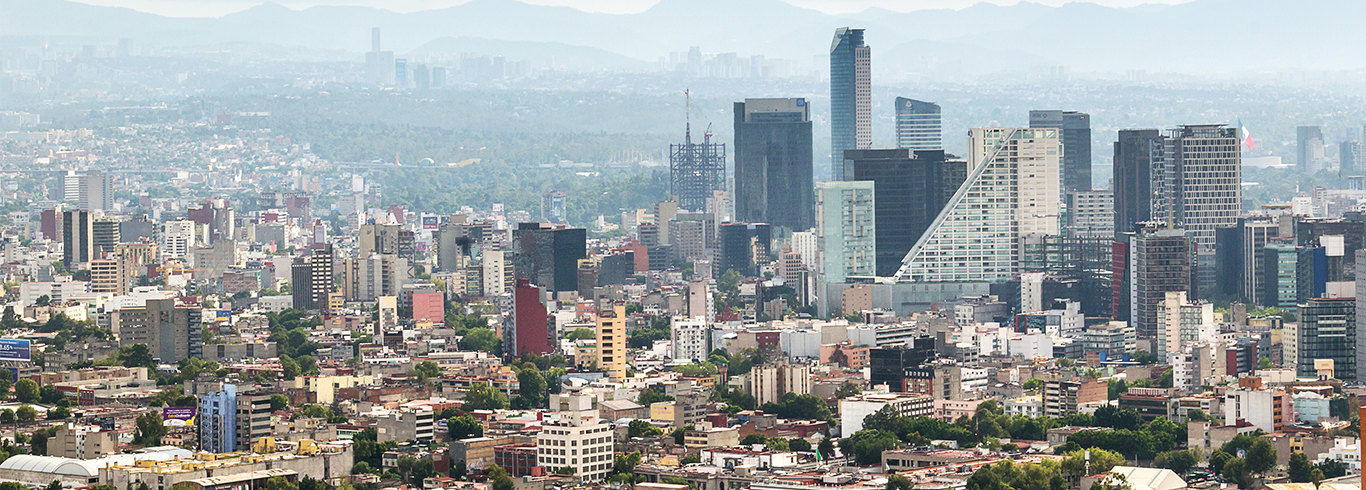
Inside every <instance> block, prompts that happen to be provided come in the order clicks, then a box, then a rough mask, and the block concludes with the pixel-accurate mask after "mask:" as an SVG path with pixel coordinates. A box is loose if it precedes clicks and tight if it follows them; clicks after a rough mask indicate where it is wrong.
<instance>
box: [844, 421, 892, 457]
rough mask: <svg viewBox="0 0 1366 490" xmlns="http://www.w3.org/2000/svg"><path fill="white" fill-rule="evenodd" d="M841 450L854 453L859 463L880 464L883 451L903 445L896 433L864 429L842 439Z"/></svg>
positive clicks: (845, 452) (848, 453)
mask: <svg viewBox="0 0 1366 490" xmlns="http://www.w3.org/2000/svg"><path fill="white" fill-rule="evenodd" d="M839 445H840V451H841V452H843V453H844V454H845V455H850V454H852V455H853V456H854V461H855V463H857V464H859V465H871V464H880V463H881V462H882V452H883V451H886V450H888V449H896V448H898V447H901V441H900V440H899V439H897V436H896V434H894V433H891V432H887V431H884V430H877V429H863V430H861V431H858V432H857V433H855V434H854V435H853V436H850V437H846V438H844V439H840V442H839Z"/></svg>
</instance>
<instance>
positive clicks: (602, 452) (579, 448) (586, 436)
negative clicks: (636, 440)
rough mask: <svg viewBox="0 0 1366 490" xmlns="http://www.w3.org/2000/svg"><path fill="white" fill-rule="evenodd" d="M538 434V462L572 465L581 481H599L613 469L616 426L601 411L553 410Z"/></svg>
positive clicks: (547, 465) (544, 465)
mask: <svg viewBox="0 0 1366 490" xmlns="http://www.w3.org/2000/svg"><path fill="white" fill-rule="evenodd" d="M547 416H548V418H547V419H546V420H545V421H543V422H541V433H540V434H538V435H537V436H536V464H537V466H540V467H542V468H555V469H559V468H569V469H572V470H574V472H573V475H575V476H577V477H579V480H580V481H599V480H602V479H603V478H604V477H606V476H607V474H608V473H611V471H612V426H611V424H608V423H606V422H604V421H602V420H600V419H598V412H597V411H595V410H585V411H582V412H553V413H550V414H547Z"/></svg>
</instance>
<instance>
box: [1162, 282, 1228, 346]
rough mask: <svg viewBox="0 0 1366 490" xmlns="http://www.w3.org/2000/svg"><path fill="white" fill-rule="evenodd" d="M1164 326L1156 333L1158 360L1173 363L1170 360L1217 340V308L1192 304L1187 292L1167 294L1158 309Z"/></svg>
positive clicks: (1205, 304) (1202, 304) (1203, 304)
mask: <svg viewBox="0 0 1366 490" xmlns="http://www.w3.org/2000/svg"><path fill="white" fill-rule="evenodd" d="M1158 315H1159V318H1160V321H1161V322H1162V326H1161V328H1159V329H1158V331H1157V337H1158V338H1157V358H1158V359H1160V360H1162V361H1165V362H1169V363H1170V362H1174V361H1173V360H1172V359H1171V357H1172V356H1176V355H1179V354H1182V353H1184V352H1185V351H1186V348H1187V347H1190V346H1193V345H1195V344H1196V343H1199V342H1201V341H1210V340H1215V336H1216V330H1215V324H1214V305H1213V304H1210V303H1205V302H1199V303H1192V302H1190V301H1189V300H1187V296H1186V292H1185V291H1168V292H1167V297H1166V299H1164V300H1163V301H1162V303H1160V304H1159V306H1158Z"/></svg>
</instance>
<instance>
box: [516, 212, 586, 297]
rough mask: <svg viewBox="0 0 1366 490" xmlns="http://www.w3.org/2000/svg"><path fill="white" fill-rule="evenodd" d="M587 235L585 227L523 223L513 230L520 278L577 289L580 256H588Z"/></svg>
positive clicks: (550, 287) (557, 289) (554, 287)
mask: <svg viewBox="0 0 1366 490" xmlns="http://www.w3.org/2000/svg"><path fill="white" fill-rule="evenodd" d="M587 237H588V235H587V231H586V230H584V229H583V228H552V227H550V224H549V223H521V224H519V225H518V227H517V229H516V230H514V231H513V232H512V251H513V252H514V253H516V256H515V257H514V262H513V268H512V270H513V272H514V274H516V277H517V278H518V279H530V280H531V284H535V285H537V286H541V287H544V288H546V290H548V291H552V292H560V291H574V290H577V289H578V287H579V260H582V259H583V258H585V257H587V256H588V254H587Z"/></svg>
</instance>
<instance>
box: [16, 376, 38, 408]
mask: <svg viewBox="0 0 1366 490" xmlns="http://www.w3.org/2000/svg"><path fill="white" fill-rule="evenodd" d="M14 397H15V398H16V399H18V400H19V403H33V402H36V401H38V382H36V381H34V380H31V379H28V378H24V379H21V380H19V382H18V383H15V384H14Z"/></svg>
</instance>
